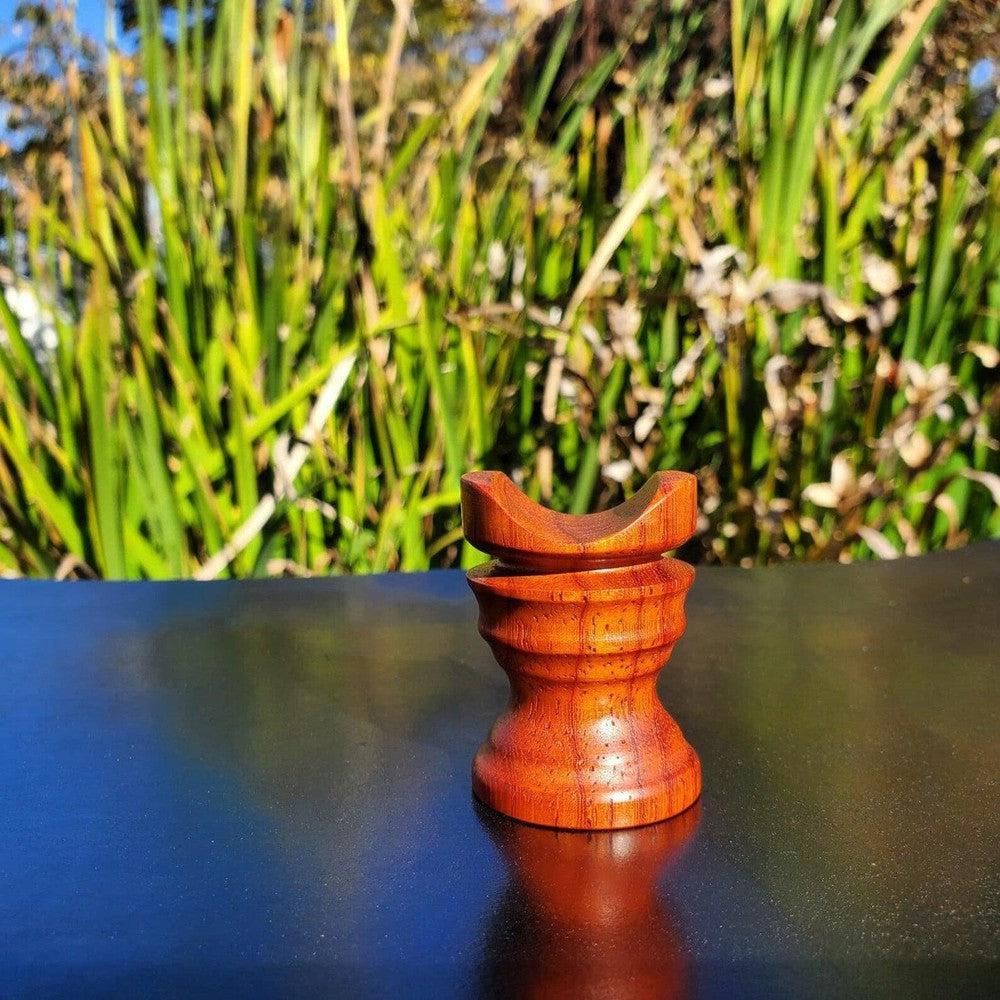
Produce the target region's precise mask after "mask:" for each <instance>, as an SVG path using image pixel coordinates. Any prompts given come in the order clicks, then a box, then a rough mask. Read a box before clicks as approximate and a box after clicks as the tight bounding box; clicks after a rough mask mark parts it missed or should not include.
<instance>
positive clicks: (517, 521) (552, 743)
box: [462, 472, 701, 830]
mask: <svg viewBox="0 0 1000 1000" xmlns="http://www.w3.org/2000/svg"><path fill="white" fill-rule="evenodd" d="M695 497H696V480H695V477H694V476H692V475H689V474H688V473H685V472H658V473H656V475H654V476H653V477H652V478H651V479H650V480H649V482H647V483H646V485H645V486H644V487H643V488H642V489H641V490H640V491H639V492H638V493H636V494H635V496H633V497H632V498H631V499H630V500H629V501H627V502H626V503H623V504H622V505H621V506H619V507H615V508H613V509H612V510H607V511H603V512H601V513H598V514H586V515H572V514H557V513H555V512H554V511H551V510H547V509H546V508H544V507H541V506H539V505H538V504H536V503H535V502H534V501H532V500H530V499H529V498H528V497H526V496H525V495H524V494H523V493H522V492H521V491H520V490H519V489H518V488H517V487H516V486H515V485H514V484H513V483H512V482H511V481H510V480H509V479H508V478H507V477H506V476H505V475H503V474H502V473H500V472H473V473H469V474H468V475H466V476H463V477H462V524H463V528H464V530H465V537H466V538H467V539H468V540H469V542H470V543H471V544H472V545H474V546H475V547H476V548H477V549H480V550H481V551H483V552H486V553H488V554H489V555H491V556H493V557H494V560H493V561H492V562H490V563H487V564H486V565H485V566H480V567H477V568H476V569H474V570H472V571H471V572H470V573H469V584H470V585H471V587H472V590H473V592H474V593H475V595H476V600H477V601H478V602H479V610H480V616H479V632H480V634H481V635H482V636H483V638H484V639H485V640H486V641H487V642H488V643H489V644H490V647H491V648H492V650H493V654H494V656H495V657H496V659H497V661H498V662H499V663H500V666H501V667H503V669H504V670H505V671H506V673H507V676H508V677H509V678H510V687H511V699H510V703H509V704H508V706H507V708H506V710H505V711H504V712H503V714H502V715H501V716H500V718H498V719H497V721H496V723H495V724H494V726H493V729H492V731H491V732H490V735H489V738H488V739H487V740H486V742H485V743H484V744H483V745H482V746H481V747H480V748H479V752H478V753H477V754H476V757H475V761H474V762H473V767H472V784H473V790H474V792H475V794H476V796H477V797H478V798H479V799H480V800H481V801H482V802H484V803H485V804H486V805H488V806H490V807H492V808H493V809H496V810H498V811H499V812H502V813H506V814H507V815H508V816H513V817H514V818H516V819H520V820H524V821H526V822H529V823H536V824H539V825H541V826H553V827H561V828H565V829H574V830H610V829H619V828H623V827H632V826H642V825H643V824H646V823H654V822H656V821H657V820H662V819H666V818H667V817H668V816H674V815H676V814H677V813H679V812H682V811H683V810H684V809H687V807H688V806H690V805H691V804H692V803H693V802H694V801H695V800H696V799H697V798H698V795H699V794H700V792H701V765H700V763H699V761H698V757H697V755H696V754H695V752H694V750H693V749H692V748H691V747H690V745H689V744H688V742H687V740H685V739H684V736H683V734H682V733H681V731H680V727H679V726H678V725H677V723H676V722H674V720H673V719H672V718H671V717H670V716H669V715H668V714H667V712H666V710H665V709H664V707H663V705H662V704H661V703H660V699H659V697H658V695H657V693H656V679H657V675H658V674H659V672H660V669H661V667H662V666H663V665H664V663H666V661H667V658H668V657H669V656H670V651H671V650H672V649H673V646H674V643H675V642H676V641H677V640H678V639H679V638H680V636H681V635H682V633H683V632H684V597H685V595H686V594H687V591H688V588H689V587H690V586H691V582H692V581H693V579H694V570H693V569H692V568H691V567H690V566H688V565H687V563H683V562H679V561H678V560H676V559H669V558H664V557H663V553H664V552H666V551H668V550H670V549H673V548H676V547H677V546H678V545H680V544H681V543H683V542H685V541H687V539H688V538H690V537H691V535H692V534H693V533H694V526H695V517H696V513H697V507H696V499H695Z"/></svg>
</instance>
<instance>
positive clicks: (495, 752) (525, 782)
mask: <svg viewBox="0 0 1000 1000" xmlns="http://www.w3.org/2000/svg"><path fill="white" fill-rule="evenodd" d="M663 718H664V720H666V721H665V722H662V723H661V724H660V725H659V726H657V729H659V730H660V731H659V732H658V733H657V734H656V736H657V737H658V739H657V740H656V745H655V748H654V749H653V750H652V752H650V749H649V748H645V749H640V750H639V752H638V753H635V752H634V751H632V752H631V753H629V752H625V753H623V752H621V749H620V748H619V747H614V748H610V749H609V750H608V751H605V752H604V754H603V756H600V755H587V754H586V753H584V754H583V755H581V756H582V758H583V759H585V760H598V761H600V763H599V764H598V765H595V767H594V768H590V767H589V766H588V767H587V768H586V769H585V770H583V771H580V770H578V769H575V768H574V767H573V766H572V764H571V763H570V762H569V761H566V760H562V761H560V760H559V759H558V757H549V758H548V759H541V760H536V761H527V760H525V759H524V757H523V755H522V754H517V753H511V752H510V750H509V749H507V750H505V749H504V745H503V744H504V742H505V741H504V740H503V728H504V726H503V723H504V721H505V720H504V719H500V720H499V721H498V723H497V726H496V727H495V728H494V732H493V733H491V734H490V739H489V740H487V742H486V743H484V744H483V746H482V747H480V749H479V752H478V753H477V754H476V758H475V760H474V761H473V764H472V790H473V792H474V793H475V795H476V798H478V799H479V800H480V801H481V802H482V803H484V804H485V805H487V806H489V807H490V808H491V809H495V810H496V811H497V812H501V813H503V814H504V815H506V816H511V817H513V818H514V819H518V820H522V821H523V822H525V823H533V824H535V825H536V826H549V827H556V828H558V829H563V830H621V829H627V828H629V827H636V826H645V825H646V824H648V823H657V822H659V821H660V820H664V819H669V818H670V817H671V816H676V815H677V814H678V813H682V812H684V810H686V809H687V808H688V807H689V806H691V805H692V804H693V803H694V802H695V801H696V800H697V799H698V797H699V795H700V794H701V763H700V762H699V760H698V756H697V754H696V753H695V752H694V750H693V749H692V748H691V746H690V745H689V744H688V742H687V740H685V739H684V736H683V735H682V733H681V731H680V727H679V726H678V725H677V723H676V722H674V720H673V719H671V718H670V716H669V715H667V713H666V712H663ZM498 730H499V733H498ZM498 735H499V736H500V739H499V740H498V739H497V737H498ZM515 745H516V744H515Z"/></svg>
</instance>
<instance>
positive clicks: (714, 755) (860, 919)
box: [0, 545, 1000, 997]
mask: <svg viewBox="0 0 1000 1000" xmlns="http://www.w3.org/2000/svg"><path fill="white" fill-rule="evenodd" d="M998 563H1000V546H995V545H994V546H989V545H987V546H979V547H975V548H972V549H969V550H966V551H964V552H962V553H956V554H949V555H940V556H934V557H928V558H925V559H919V560H910V561H902V562H899V563H895V564H881V565H864V566H855V567H840V566H819V567H788V568H781V569H771V570H759V571H750V572H744V571H725V570H703V571H700V573H699V578H698V580H697V582H696V583H695V587H694V589H693V591H692V595H691V599H690V603H689V629H688V634H687V636H686V637H685V638H684V639H683V640H682V641H681V643H680V644H679V646H678V648H677V650H676V652H675V654H674V659H673V661H672V662H671V664H670V665H669V666H668V667H667V669H666V670H665V671H664V674H663V693H664V700H665V701H666V703H667V704H668V706H669V707H670V709H671V711H672V713H673V714H674V715H675V716H676V717H677V719H678V721H680V723H681V725H682V726H683V727H684V729H685V732H686V734H687V735H688V737H689V739H690V740H691V742H692V743H693V744H694V746H695V747H696V748H697V749H698V751H699V753H700V754H701V757H702V762H703V767H704V773H705V794H704V797H703V801H702V805H701V809H700V815H699V816H697V817H694V818H691V817H689V818H688V819H687V820H685V821H684V822H686V824H687V826H686V827H685V828H684V829H683V830H681V829H680V828H679V827H678V828H677V831H676V836H673V835H667V834H656V833H653V834H648V833H647V834H636V835H634V836H633V835H626V836H625V837H618V835H615V836H616V837H618V839H617V840H615V839H609V838H610V837H611V835H600V836H598V837H595V838H592V839H591V840H590V841H589V842H586V843H588V844H589V846H588V847H586V848H582V849H581V848H580V841H579V840H576V841H568V840H567V839H566V838H567V837H571V838H579V837H581V836H583V835H578V834H555V833H553V832H549V831H535V832H534V833H533V834H531V835H530V836H529V835H526V834H523V833H522V832H519V831H518V828H517V827H516V826H515V825H514V824H510V823H508V821H505V820H503V819H500V818H497V817H493V816H491V815H490V814H488V813H486V812H485V811H484V810H481V809H476V808H475V807H474V804H473V802H472V800H471V796H470V792H469V773H468V772H469V760H470V757H471V754H472V752H473V750H474V748H475V746H476V745H477V743H478V741H479V740H480V739H481V738H482V736H483V734H484V733H485V732H486V730H487V728H488V726H489V724H490V722H491V720H492V719H493V717H494V716H495V714H496V712H497V711H498V709H499V707H500V706H501V705H502V704H503V701H504V699H505V692H506V682H505V679H504V677H503V675H502V674H501V673H500V671H499V669H498V668H497V667H496V666H495V665H494V663H493V662H492V660H491V658H490V655H489V651H488V649H487V647H486V645H485V644H484V643H483V642H482V641H481V640H480V639H479V638H478V636H477V635H476V632H475V610H474V604H473V601H472V599H471V595H469V594H468V591H467V588H466V585H465V582H464V580H463V578H462V576H461V575H460V574H458V573H433V574H424V575H417V576H392V577H374V578H364V579H343V580H323V581H318V580H317V581H273V582H241V583H221V584H189V583H173V584H49V583H31V582H11V583H5V584H2V585H0V665H2V677H3V681H4V692H5V697H4V709H3V722H2V726H0V996H5V997H6V996H15V997H20V996H52V995H59V996H67V997H70V996H72V997H88V996H106V995H110V996H234V997H235V996H239V997H256V996H313V995H319V996H379V997H381V996H392V997H397V996H434V997H449V996H461V997H474V996H480V995H494V996H512V995H515V996H517V995H545V996H558V995H560V994H559V992H558V990H557V987H559V986H560V985H561V986H562V987H563V988H564V991H565V995H567V996H568V995H573V996H586V995H588V990H587V989H586V985H587V984H590V985H591V986H592V987H593V989H592V990H591V991H590V992H591V993H592V995H600V996H602V997H607V996H623V997H625V996H638V995H651V996H671V995H673V996H691V997H727V996H755V997H756V996H760V997H764V996H768V997H770V996H789V997H799V996H845V995H857V996H870V995H877V994H880V993H881V994H886V995H893V996H939V995H948V996H958V995H970V994H974V995H975V994H983V995H989V993H990V992H991V990H992V989H993V988H994V987H995V985H996V983H997V981H998V980H997V961H998V958H1000V941H998V913H1000V879H998V875H997V863H996V862H997V853H998V851H997V844H998V843H1000V821H998V815H1000V789H998V778H997V774H998V769H1000V754H998V740H997V718H998V714H1000V690H998V689H1000V662H998V661H1000V653H998V650H1000V624H998V621H1000V616H998V614H997V609H998V604H997V602H998V594H1000V566H998ZM664 837H667V838H668V839H671V845H670V847H669V850H668V849H666V848H665V847H663V846H662V845H663V844H664V843H665V841H664V840H663V838H664ZM657 838H659V839H657ZM581 850H582V852H583V853H581ZM539 853H545V854H546V856H547V857H549V858H550V859H551V863H550V864H548V865H546V866H543V867H542V868H541V869H539V868H538V866H537V865H534V864H533V863H532V859H533V858H534V857H536V855H538V854H539ZM578 869H579V875H578V876H577V874H576V873H577V870H578ZM564 877H568V882H566V883H564V882H562V881H559V879H562V878H564ZM552 880H554V881H553V884H554V885H556V886H557V887H564V885H568V886H569V888H559V891H558V893H555V894H554V895H553V892H554V890H553V886H552V885H550V884H549V883H550V881H552ZM631 881H634V882H635V886H636V888H635V892H634V893H630V892H628V891H626V890H627V887H628V885H629V884H631ZM643 886H645V889H643ZM643 891H646V892H647V894H648V896H649V899H648V908H647V909H648V912H647V911H646V910H643V911H641V912H640V910H638V909H636V908H635V907H636V906H638V905H639V904H638V903H636V902H635V901H636V899H638V898H639V896H640V895H641V893H642V892H643ZM575 892H578V893H579V898H576V897H575V896H574V893H575ZM588 894H589V895H588ZM594 899H598V900H604V901H605V903H604V904H602V906H600V907H596V908H595V906H594V905H593V900H594ZM643 900H645V897H642V900H640V902H642V905H643V906H646V905H647V903H646V902H643ZM598 910H600V912H599V913H598V912H597V911H598ZM640 917H641V919H640ZM629 921H633V922H634V923H633V924H630V923H629ZM574 969H575V970H576V972H575V973H574V972H572V970H574ZM581 969H582V970H583V973H580V970H581ZM574 976H575V977H576V978H575V979H574V978H573V977H574Z"/></svg>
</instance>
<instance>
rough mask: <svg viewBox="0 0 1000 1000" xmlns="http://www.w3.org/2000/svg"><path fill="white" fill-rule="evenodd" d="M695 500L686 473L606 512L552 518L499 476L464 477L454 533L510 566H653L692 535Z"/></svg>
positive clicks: (666, 475)
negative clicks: (459, 515) (458, 525)
mask: <svg viewBox="0 0 1000 1000" xmlns="http://www.w3.org/2000/svg"><path fill="white" fill-rule="evenodd" d="M696 492H697V480H696V479H695V477H694V476H692V475H691V474H690V473H688V472H657V473H655V474H654V475H653V476H652V477H651V478H650V479H649V481H648V482H647V483H646V485H645V486H643V488H642V489H641V490H639V492H638V493H636V494H635V495H634V496H633V497H632V498H631V499H629V500H626V501H625V503H623V504H620V505H619V506H618V507H612V508H611V510H605V511H601V512H600V513H597V514H558V513H556V512H555V511H553V510H549V509H548V508H547V507H542V506H541V504H537V503H535V501H534V500H531V499H530V498H529V497H527V496H525V495H524V493H522V492H521V491H520V490H519V489H518V488H517V487H516V486H515V485H514V484H513V483H512V482H511V480H510V479H508V478H507V476H505V475H504V474H503V473H502V472H470V473H468V474H466V475H464V476H463V477H462V526H463V528H464V531H465V537H466V538H467V539H468V540H469V542H470V543H471V544H472V545H474V546H475V547H476V548H477V549H479V550H480V551H482V552H487V553H489V554H490V555H491V556H495V557H496V558H497V559H500V560H501V561H503V562H505V563H508V564H509V565H511V566H519V567H530V568H532V569H546V568H552V569H572V568H575V567H577V568H580V569H588V568H596V567H599V566H625V565H629V564H633V563H639V562H644V561H647V560H650V559H655V558H657V557H658V556H661V555H662V554H663V553H664V552H667V551H668V550H670V549H674V548H676V547H677V546H678V545H681V544H682V543H683V542H686V541H687V540H688V539H689V538H690V537H691V536H692V535H693V534H694V527H695V518H696V517H697V503H696Z"/></svg>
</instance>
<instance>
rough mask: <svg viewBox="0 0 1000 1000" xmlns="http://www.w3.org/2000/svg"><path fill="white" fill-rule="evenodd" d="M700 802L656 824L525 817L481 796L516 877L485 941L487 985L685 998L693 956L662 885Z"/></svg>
mask: <svg viewBox="0 0 1000 1000" xmlns="http://www.w3.org/2000/svg"><path fill="white" fill-rule="evenodd" d="M700 808H701V807H700V803H695V804H694V805H693V806H692V807H691V808H690V809H688V810H687V811H686V812H684V813H681V815H679V816H676V817H674V818H673V819H671V820H667V821H666V822H663V823H656V824H653V825H652V826H644V827H636V828H634V829H631V830H610V831H600V832H591V833H582V832H576V831H561V830H550V829H546V828H543V827H537V826H528V825H527V824H524V823H517V822H515V821H513V820H510V819H507V818H506V817H505V816H501V815H500V814H499V813H496V812H493V811H492V810H490V809H487V808H486V807H485V806H482V805H480V804H479V803H476V811H477V815H478V816H479V818H480V821H481V822H482V824H483V826H484V827H485V829H486V831H487V833H488V834H489V836H490V839H491V840H492V841H493V843H494V844H495V845H496V846H497V848H498V849H499V851H500V853H501V854H502V855H503V858H504V861H505V863H506V865H507V868H508V871H509V873H510V880H509V883H508V885H507V887H506V890H505V892H504V895H503V897H502V901H501V903H500V905H499V907H498V908H497V911H496V914H495V916H494V918H493V920H492V922H491V924H490V930H489V933H488V935H487V937H486V940H485V942H484V948H483V952H484V970H485V971H486V975H485V977H484V987H486V988H485V990H484V992H486V993H487V994H489V993H490V992H491V988H492V990H499V992H498V993H495V994H494V995H503V996H517V997H524V998H532V1000H533V998H538V1000H543V998H544V1000H547V998H552V1000H590V998H593V1000H617V998H619V997H620V998H623V1000H624V998H626V997H628V998H630V1000H642V998H646V997H650V998H652V997H656V998H659V1000H685V998H687V997H688V996H690V989H689V983H690V975H691V974H690V969H689V957H688V954H687V950H686V948H685V945H684V941H683V936H682V935H681V933H680V930H679V928H678V925H677V921H676V920H675V919H674V917H673V916H672V915H671V913H670V909H669V906H668V904H667V901H666V899H665V898H664V896H663V893H662V890H661V888H660V880H661V876H662V875H663V873H664V871H665V869H666V868H667V867H668V866H669V865H670V863H671V862H672V861H673V860H674V859H675V858H676V857H677V856H678V854H679V853H680V851H681V850H682V849H683V848H684V846H685V845H686V844H687V843H688V842H689V841H690V839H691V837H692V836H693V834H694V832H695V830H696V829H697V827H698V820H699V815H700Z"/></svg>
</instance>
